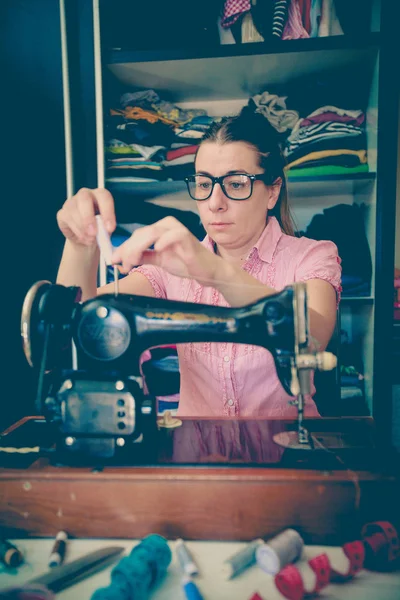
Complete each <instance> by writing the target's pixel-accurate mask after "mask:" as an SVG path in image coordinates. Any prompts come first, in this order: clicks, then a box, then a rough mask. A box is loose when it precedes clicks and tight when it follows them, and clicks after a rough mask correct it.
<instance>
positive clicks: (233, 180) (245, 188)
mask: <svg viewBox="0 0 400 600" xmlns="http://www.w3.org/2000/svg"><path fill="white" fill-rule="evenodd" d="M257 180H259V181H264V180H265V174H264V173H260V174H258V175H248V174H247V173H246V174H244V173H233V174H231V175H222V177H212V176H211V175H201V174H198V175H191V176H190V177H185V181H186V185H187V189H188V192H189V195H190V197H191V198H193V200H198V201H201V200H208V198H210V196H211V194H212V193H213V190H214V185H215V184H216V183H219V185H220V186H221V188H222V191H223V192H224V194H225V196H227V197H228V198H230V199H231V200H247V199H248V198H250V196H251V194H252V193H253V184H254V182H255V181H257Z"/></svg>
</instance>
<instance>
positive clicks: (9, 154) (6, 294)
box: [0, 0, 66, 429]
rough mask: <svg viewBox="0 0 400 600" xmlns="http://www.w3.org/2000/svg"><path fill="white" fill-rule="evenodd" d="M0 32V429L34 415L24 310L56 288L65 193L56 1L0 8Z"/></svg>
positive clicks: (16, 0) (12, 0) (17, 0)
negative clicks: (40, 290) (47, 288)
mask: <svg viewBox="0 0 400 600" xmlns="http://www.w3.org/2000/svg"><path fill="white" fill-rule="evenodd" d="M0 27H1V30H0V40H1V42H0V43H1V54H0V60H1V65H0V67H1V71H0V81H1V92H0V103H1V105H0V140H1V147H2V152H1V159H0V164H1V167H2V168H1V184H0V185H1V188H0V189H1V192H0V194H1V205H0V206H1V212H0V214H1V236H0V239H1V251H2V260H1V265H2V273H3V276H2V286H1V329H0V331H1V338H0V339H1V346H2V352H1V356H0V366H1V368H0V377H1V387H0V429H1V427H4V426H5V425H7V424H9V423H11V422H12V421H14V420H15V419H16V418H19V417H20V416H22V415H24V414H31V413H32V410H33V408H32V407H33V401H34V396H35V386H36V374H35V373H34V371H33V370H32V369H31V368H30V367H29V366H28V365H27V363H26V361H25V358H24V355H23V352H22V345H21V339H20V315H21V307H22V303H23V299H24V297H25V294H26V292H27V291H28V289H29V288H30V286H31V285H32V284H33V283H35V282H36V281H37V280H39V279H49V280H51V281H54V280H55V276H56V271H57V264H58V262H59V259H60V256H61V250H62V243H63V240H62V236H61V234H60V233H59V232H58V229H57V225H56V212H57V210H58V209H59V208H60V207H61V205H62V203H63V202H64V200H65V195H66V190H65V187H66V186H65V155H64V124H63V102H62V74H61V42H60V21H59V4H58V0H1V2H0Z"/></svg>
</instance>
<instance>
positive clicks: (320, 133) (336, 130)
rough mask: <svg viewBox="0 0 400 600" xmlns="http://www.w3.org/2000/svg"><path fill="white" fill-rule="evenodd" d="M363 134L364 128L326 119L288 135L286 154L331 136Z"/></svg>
mask: <svg viewBox="0 0 400 600" xmlns="http://www.w3.org/2000/svg"><path fill="white" fill-rule="evenodd" d="M361 135H363V129H362V128H360V127H355V126H354V125H349V124H347V123H339V122H337V121H326V122H325V123H315V124H314V125H308V126H307V127H301V128H300V129H298V130H297V131H295V132H294V133H293V132H292V134H291V135H290V136H289V137H288V139H287V140H286V148H285V151H284V153H285V155H286V156H289V155H290V154H291V153H292V152H295V151H296V150H297V149H298V148H299V147H300V146H303V145H305V144H314V143H316V142H318V141H321V140H327V139H329V138H347V137H352V136H361Z"/></svg>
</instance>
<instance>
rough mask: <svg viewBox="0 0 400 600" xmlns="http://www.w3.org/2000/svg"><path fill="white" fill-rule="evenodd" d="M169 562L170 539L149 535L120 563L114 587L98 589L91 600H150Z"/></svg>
mask: <svg viewBox="0 0 400 600" xmlns="http://www.w3.org/2000/svg"><path fill="white" fill-rule="evenodd" d="M170 562H171V550H170V549H169V546H168V543H167V540H166V539H165V538H163V537H162V536H160V535H156V534H154V535H149V536H147V537H146V538H144V539H143V541H142V542H140V544H138V545H137V546H135V547H134V548H133V549H132V551H131V553H130V554H129V556H126V557H125V558H123V559H122V560H120V561H119V563H118V564H117V565H116V566H115V567H114V569H113V570H112V571H111V584H110V585H109V586H108V587H106V588H101V589H99V590H97V591H96V592H95V593H94V594H93V596H92V599H91V600H130V599H131V598H135V600H147V598H148V596H149V593H150V590H151V588H152V587H153V586H154V585H155V584H156V583H158V581H159V580H160V579H161V578H162V577H163V576H164V575H165V572H166V570H167V567H168V565H169V564H170Z"/></svg>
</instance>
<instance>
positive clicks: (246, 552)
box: [222, 538, 264, 579]
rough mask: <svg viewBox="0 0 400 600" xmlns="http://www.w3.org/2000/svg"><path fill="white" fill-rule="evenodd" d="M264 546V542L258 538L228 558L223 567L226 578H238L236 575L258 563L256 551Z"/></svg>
mask: <svg viewBox="0 0 400 600" xmlns="http://www.w3.org/2000/svg"><path fill="white" fill-rule="evenodd" d="M262 545H264V540H262V539H261V538H258V539H256V540H253V541H252V542H250V544H247V546H245V547H244V548H243V549H242V550H239V552H236V553H235V554H233V555H232V556H231V557H230V558H228V559H227V560H226V561H225V562H224V564H223V566H222V573H223V575H224V576H225V578H226V579H232V577H236V575H239V573H241V572H242V571H244V570H245V569H248V568H249V567H251V565H253V564H254V563H255V562H256V550H257V548H259V547H260V546H262Z"/></svg>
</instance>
